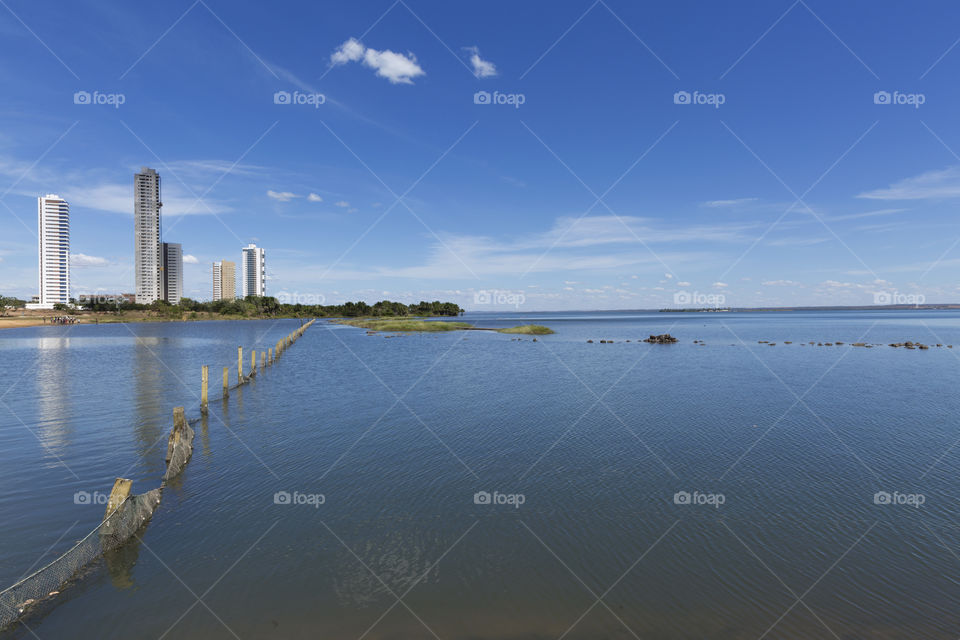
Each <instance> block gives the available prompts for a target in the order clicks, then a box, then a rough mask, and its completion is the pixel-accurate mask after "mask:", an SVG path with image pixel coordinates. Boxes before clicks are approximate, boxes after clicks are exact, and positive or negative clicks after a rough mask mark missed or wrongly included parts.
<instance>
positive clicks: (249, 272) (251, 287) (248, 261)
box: [241, 244, 267, 298]
mask: <svg viewBox="0 0 960 640" xmlns="http://www.w3.org/2000/svg"><path fill="white" fill-rule="evenodd" d="M241 265H242V267H243V297H244V298H246V297H247V296H265V295H267V260H266V251H265V250H264V249H263V248H262V247H258V246H257V245H255V244H248V245H247V246H246V247H244V248H243V260H242V261H241Z"/></svg>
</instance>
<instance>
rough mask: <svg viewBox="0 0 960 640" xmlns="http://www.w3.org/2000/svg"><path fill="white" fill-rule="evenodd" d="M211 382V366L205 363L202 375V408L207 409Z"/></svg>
mask: <svg viewBox="0 0 960 640" xmlns="http://www.w3.org/2000/svg"><path fill="white" fill-rule="evenodd" d="M209 382H210V367H208V366H207V365H203V369H202V373H201V376H200V410H201V411H203V412H206V411H207V385H208V383H209Z"/></svg>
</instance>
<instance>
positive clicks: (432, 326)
mask: <svg viewBox="0 0 960 640" xmlns="http://www.w3.org/2000/svg"><path fill="white" fill-rule="evenodd" d="M330 322H333V323H335V324H344V325H347V326H349V327H357V328H358V329H366V330H368V331H371V332H380V331H388V332H395V333H411V332H443V331H496V332H497V333H509V334H521V335H529V336H546V335H550V334H551V333H553V329H551V328H549V327H544V326H543V325H539V324H524V325H520V326H517V327H506V328H503V329H494V328H492V327H477V326H475V325H472V324H470V323H469V322H453V321H446V320H422V319H411V318H337V319H333V320H331V321H330Z"/></svg>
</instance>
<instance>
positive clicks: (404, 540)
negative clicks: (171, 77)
mask: <svg viewBox="0 0 960 640" xmlns="http://www.w3.org/2000/svg"><path fill="white" fill-rule="evenodd" d="M466 319H470V320H472V321H476V322H477V323H478V324H480V325H481V326H512V325H516V324H521V323H526V322H536V323H538V324H546V325H548V326H550V327H552V328H553V329H554V330H555V331H556V334H555V335H551V336H546V337H541V338H539V339H538V340H537V341H536V342H534V341H533V340H532V339H531V338H530V337H522V339H521V340H516V339H515V337H514V336H510V335H502V334H496V333H488V332H478V331H472V332H451V333H446V334H419V335H410V336H405V337H387V334H379V335H374V336H369V335H367V334H366V332H365V331H364V330H362V329H355V328H350V327H344V326H336V325H330V324H329V323H327V322H325V321H319V322H317V323H316V324H315V325H314V326H313V327H311V328H310V329H308V330H307V332H306V333H305V334H304V336H303V337H302V338H301V339H300V340H299V341H298V342H297V343H296V344H295V345H294V346H293V347H292V348H291V349H290V350H288V351H287V352H286V353H285V354H284V356H283V357H282V359H281V360H280V361H279V362H278V363H277V364H276V365H275V366H273V367H272V368H269V369H268V370H267V371H266V372H265V373H263V374H262V375H259V376H258V377H257V378H256V379H255V380H254V382H252V383H251V384H249V385H246V386H244V387H243V388H241V389H239V390H235V391H233V392H232V393H231V396H230V398H229V399H228V400H227V401H225V402H221V401H219V400H217V401H213V402H211V405H210V414H209V416H208V418H207V419H206V420H204V421H203V422H202V423H198V424H197V425H196V426H195V429H196V434H197V435H196V440H195V442H194V447H195V448H194V454H193V458H192V459H191V460H190V462H189V464H188V465H187V467H186V469H185V471H184V473H183V474H182V476H180V477H179V478H178V479H177V480H176V481H175V482H174V483H173V484H172V485H171V486H169V487H167V489H166V490H165V491H164V495H163V501H162V502H161V504H160V506H159V508H158V509H157V511H156V513H155V514H154V516H153V519H152V521H151V522H150V523H149V524H148V525H147V527H146V528H145V529H143V530H142V531H141V532H140V540H139V541H136V540H135V541H133V542H131V543H130V544H128V545H126V546H125V547H124V548H123V549H122V550H121V552H120V553H117V554H114V555H113V556H112V557H111V558H110V559H109V562H107V561H100V562H98V563H96V564H95V565H94V566H92V567H91V568H90V569H89V570H88V571H86V572H84V574H83V575H82V576H81V577H79V578H78V579H77V580H75V582H74V584H73V585H71V586H70V587H69V588H67V589H66V590H65V591H64V592H63V593H62V594H61V595H60V596H59V597H57V598H56V599H55V600H54V606H46V607H43V608H42V609H41V610H39V611H37V612H36V613H34V614H33V615H31V616H29V617H27V618H26V624H27V625H28V627H29V628H27V627H25V626H18V627H15V628H13V629H12V630H10V631H9V632H7V633H6V634H5V635H2V637H3V638H4V639H6V638H33V637H35V636H34V635H33V634H34V633H35V634H36V637H39V638H42V639H43V640H54V639H58V638H77V637H88V638H160V637H169V638H205V639H207V638H234V637H239V638H243V639H244V640H246V639H248V638H328V639H335V640H339V639H346V640H358V639H360V638H371V639H387V638H390V639H394V638H431V637H438V638H442V639H444V640H455V639H468V638H469V639H510V640H513V639H516V640H520V639H525V640H533V639H541V638H544V639H547V638H549V639H553V640H556V639H557V638H561V637H565V638H571V639H573V638H576V639H580V638H583V639H597V638H636V637H642V638H644V639H660V638H664V639H665V638H690V639H693V638H697V639H700V638H721V639H725V638H747V639H750V640H756V639H758V638H761V637H767V638H835V637H837V638H844V639H848V638H890V639H892V638H954V639H955V638H956V637H957V636H958V629H960V579H958V577H960V527H958V512H960V502H958V498H960V475H958V471H960V446H956V445H957V442H958V440H960V428H958V416H960V394H958V389H960V313H958V312H954V311H910V312H907V311H876V312H866V311H856V312H853V311H846V312H829V313H828V312H790V313H786V312H785V313H714V314H707V313H685V314H672V313H671V314H667V313H646V314H644V313H565V314H546V313H545V314H520V313H517V314H506V315H486V314H473V315H468V316H467V318H466ZM297 326H299V321H294V320H281V321H276V322H274V321H250V322H195V323H176V324H172V323H171V324H133V325H101V326H91V325H80V326H72V327H36V328H30V329H17V330H7V331H3V332H0V362H2V367H0V394H2V395H0V489H2V491H0V522H2V528H0V586H3V587H5V586H7V585H9V584H12V583H13V582H15V581H16V580H17V579H19V578H20V577H21V576H22V575H24V574H26V573H28V572H29V571H30V570H31V569H34V570H35V569H36V568H37V567H40V566H42V565H44V564H46V563H47V562H49V561H50V560H52V559H53V558H55V557H56V556H57V555H59V554H60V553H62V552H63V551H65V550H66V549H67V548H69V547H70V546H71V545H72V544H73V543H74V542H75V541H76V540H78V539H80V538H81V537H83V536H84V535H86V533H87V532H89V531H90V530H91V529H92V528H93V527H95V526H96V525H97V524H98V523H99V521H100V519H101V517H102V515H103V510H104V506H103V504H96V502H97V500H98V496H99V495H100V494H106V493H108V492H109V490H110V487H111V486H112V484H113V480H114V478H116V477H117V476H124V477H128V478H132V479H133V480H134V492H135V493H141V492H143V491H146V490H148V489H151V488H153V487H155V486H157V485H158V484H159V479H160V476H161V475H162V473H163V464H164V460H163V458H164V453H165V444H166V436H167V434H168V433H169V430H170V427H171V424H172V409H173V407H174V406H178V405H179V406H185V407H186V409H187V415H188V417H191V418H197V417H199V415H200V414H199V410H198V405H199V386H200V367H201V365H203V364H209V365H211V380H212V381H213V384H212V389H213V393H212V395H213V396H218V395H219V380H220V371H221V369H222V367H223V366H232V367H233V368H232V370H231V381H232V380H233V379H234V378H235V377H236V369H235V367H236V348H237V346H240V345H242V346H244V347H245V348H250V347H254V346H256V347H257V348H258V349H262V350H264V351H265V350H266V349H267V347H272V346H273V345H274V343H275V342H276V341H277V340H278V339H279V338H280V337H281V336H283V335H286V334H287V333H289V332H290V331H291V330H293V328H295V327H297ZM663 332H669V333H671V334H673V335H675V336H677V337H678V338H679V339H680V342H679V343H678V344H674V345H651V344H645V343H642V342H638V340H640V339H642V338H645V337H646V336H648V335H649V334H652V333H663ZM588 339H593V340H594V341H595V343H594V344H588V343H587V340H588ZM601 339H605V340H614V341H615V342H614V343H613V344H599V343H598V342H597V341H599V340H601ZM626 340H630V341H631V342H629V343H627V342H626ZM694 340H703V341H705V343H706V344H705V345H703V346H701V345H700V344H695V343H694V342H693V341H694ZM759 340H769V341H772V342H776V343H777V344H776V346H767V345H766V344H760V343H758V341H759ZM811 340H812V341H819V342H828V341H829V342H835V341H843V342H845V343H847V344H846V345H843V346H830V347H827V346H823V347H817V346H809V345H808V346H801V344H800V343H802V342H803V343H805V342H808V341H811ZM906 340H913V341H918V342H923V343H927V344H931V345H935V344H936V343H942V344H944V346H943V347H942V348H937V347H931V348H930V349H929V350H905V349H902V348H900V349H894V348H890V347H888V346H886V344H887V343H890V342H903V341H906ZM785 341H792V342H793V344H789V345H786V344H784V342H785ZM853 342H867V343H880V344H883V345H884V346H878V347H875V348H872V349H867V348H859V347H850V346H848V345H849V343H853ZM947 344H953V345H954V346H955V348H953V349H948V348H947V347H946V345H947ZM77 492H88V493H90V494H91V496H92V497H91V500H90V502H92V503H94V504H76V503H75V499H74V497H75V495H76V494H77ZM94 492H100V494H95V493H94ZM278 492H281V493H280V496H279V502H280V503H279V504H278V503H277V501H276V498H275V496H276V494H277V493H278ZM282 492H287V494H289V496H290V500H289V502H287V501H286V499H285V494H284V493H282ZM480 492H487V493H489V494H490V495H491V500H490V502H494V504H487V503H485V502H486V496H485V495H484V494H483V493H480ZM495 492H496V493H495ZM877 492H886V493H885V494H883V493H882V494H881V495H880V497H879V499H876V498H875V495H876V494H877ZM478 493H480V495H475V494H478ZM678 494H679V495H678ZM887 494H889V496H890V500H889V502H891V503H892V504H884V502H887V500H886V497H885V496H886V495H887ZM320 495H322V498H320V497H318V496H320ZM687 496H689V500H688V499H687ZM321 500H322V504H320V502H321ZM478 502H479V503H478ZM497 502H499V503H497ZM877 502H880V504H877Z"/></svg>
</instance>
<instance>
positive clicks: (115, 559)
mask: <svg viewBox="0 0 960 640" xmlns="http://www.w3.org/2000/svg"><path fill="white" fill-rule="evenodd" d="M145 529H146V523H144V526H142V527H140V530H139V531H137V533H136V535H133V536H131V537H130V539H128V540H127V541H126V542H124V543H123V544H121V545H120V546H119V547H117V548H116V549H110V550H109V551H104V552H103V559H104V561H105V562H106V564H107V572H108V573H109V574H110V582H112V583H113V586H114V587H116V588H117V589H129V588H130V587H133V586H135V585H134V582H133V567H134V565H136V564H137V558H138V557H139V556H140V536H141V535H143V533H144V531H145Z"/></svg>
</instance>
